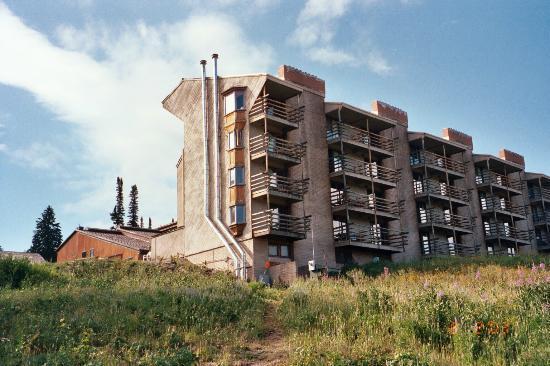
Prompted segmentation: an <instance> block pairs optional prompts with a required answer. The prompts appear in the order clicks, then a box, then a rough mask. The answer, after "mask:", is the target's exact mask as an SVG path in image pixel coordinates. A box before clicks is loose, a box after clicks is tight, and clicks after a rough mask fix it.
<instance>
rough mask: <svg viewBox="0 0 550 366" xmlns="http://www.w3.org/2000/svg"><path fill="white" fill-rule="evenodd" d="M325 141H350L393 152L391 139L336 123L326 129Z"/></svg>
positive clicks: (333, 122)
mask: <svg viewBox="0 0 550 366" xmlns="http://www.w3.org/2000/svg"><path fill="white" fill-rule="evenodd" d="M327 140H329V141H331V140H337V141H339V140H350V141H354V142H358V143H360V144H364V145H367V146H372V147H376V148H379V149H382V150H386V151H389V152H391V153H393V152H394V143H393V140H392V139H390V138H387V137H384V136H382V135H378V134H376V133H372V132H369V131H366V130H363V129H360V128H357V127H353V126H350V125H347V124H345V123H341V122H337V121H332V122H331V123H330V125H329V127H328V129H327Z"/></svg>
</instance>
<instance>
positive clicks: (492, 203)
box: [480, 196, 527, 220]
mask: <svg viewBox="0 0 550 366" xmlns="http://www.w3.org/2000/svg"><path fill="white" fill-rule="evenodd" d="M480 201H481V213H482V214H486V213H496V214H497V215H504V216H514V217H515V218H517V219H520V220H525V218H526V216H527V210H526V209H525V207H523V206H519V205H513V204H512V202H510V201H508V200H505V199H503V198H500V197H496V196H489V197H487V198H481V199H480Z"/></svg>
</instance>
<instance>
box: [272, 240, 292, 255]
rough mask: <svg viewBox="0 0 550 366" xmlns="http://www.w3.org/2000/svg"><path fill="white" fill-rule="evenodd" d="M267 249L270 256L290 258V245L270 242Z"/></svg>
mask: <svg viewBox="0 0 550 366" xmlns="http://www.w3.org/2000/svg"><path fill="white" fill-rule="evenodd" d="M267 251H268V254H269V256H270V257H281V258H290V246H289V245H288V244H274V243H270V244H269V245H268V247H267Z"/></svg>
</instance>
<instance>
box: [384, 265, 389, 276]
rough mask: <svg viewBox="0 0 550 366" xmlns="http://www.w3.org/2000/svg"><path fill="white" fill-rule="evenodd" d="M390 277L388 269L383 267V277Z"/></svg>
mask: <svg viewBox="0 0 550 366" xmlns="http://www.w3.org/2000/svg"><path fill="white" fill-rule="evenodd" d="M389 275H390V269H389V268H388V267H384V276H385V277H388V276H389Z"/></svg>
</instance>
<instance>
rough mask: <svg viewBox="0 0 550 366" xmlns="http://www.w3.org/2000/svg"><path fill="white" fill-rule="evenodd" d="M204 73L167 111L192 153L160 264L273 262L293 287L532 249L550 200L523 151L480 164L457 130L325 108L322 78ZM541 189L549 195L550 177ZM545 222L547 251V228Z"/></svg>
mask: <svg viewBox="0 0 550 366" xmlns="http://www.w3.org/2000/svg"><path fill="white" fill-rule="evenodd" d="M205 63H206V62H205V61H204V62H203V63H202V65H203V77H202V78H194V79H184V80H182V81H181V82H180V83H179V85H178V86H177V87H176V88H175V89H174V90H173V91H172V92H171V93H170V94H169V95H168V96H167V97H166V98H165V99H164V101H163V103H162V104H163V107H164V108H165V109H166V110H168V111H169V112H171V113H172V114H174V115H175V116H176V117H178V118H179V119H180V120H182V121H183V128H184V132H185V141H184V145H185V148H184V150H183V152H182V155H181V157H180V158H179V160H178V163H177V165H176V170H177V192H178V196H177V212H178V220H177V223H176V227H174V228H173V229H172V230H171V231H170V232H168V233H166V234H163V235H159V236H156V237H154V238H153V240H152V247H151V256H152V257H153V258H156V259H162V258H167V257H169V256H171V255H180V256H184V257H185V258H187V259H189V260H190V261H192V262H194V263H202V264H205V265H207V266H209V267H212V268H221V269H232V270H234V271H235V273H236V274H237V275H239V276H242V277H248V278H252V277H257V276H258V275H259V274H261V273H262V272H263V271H264V266H265V263H266V261H269V262H270V263H271V265H272V267H271V272H272V274H275V275H276V276H282V277H289V276H290V277H292V276H295V275H297V274H300V273H306V272H307V271H308V269H312V268H328V269H332V268H339V267H341V266H342V265H343V264H347V263H368V262H370V261H372V260H376V259H380V258H385V259H392V260H407V259H419V258H422V257H433V256H441V255H474V254H479V253H490V254H498V253H507V254H509V255H514V254H516V253H517V252H518V251H519V250H520V249H521V250H522V251H530V250H533V249H534V248H536V245H537V241H536V240H535V235H534V230H533V225H532V214H531V212H532V209H534V208H535V207H539V206H535V205H536V204H537V205H538V204H539V203H540V204H541V205H542V210H543V211H544V210H545V207H550V204H549V203H548V201H545V199H541V198H540V197H539V196H541V195H540V194H539V195H538V196H537V195H533V197H532V201H531V205H530V204H529V194H530V192H531V190H532V191H533V192H535V191H536V190H535V189H534V188H533V189H531V188H528V187H527V186H526V185H525V184H524V183H525V179H526V178H525V177H526V173H525V172H524V162H523V157H522V156H521V155H519V154H515V153H512V152H510V151H508V150H502V151H501V152H500V155H499V156H498V157H496V156H492V155H479V154H474V152H473V141H472V137H471V136H468V135H466V134H464V133H462V132H459V131H457V130H454V129H451V128H446V129H444V130H443V134H442V136H434V135H431V134H428V133H423V132H411V131H408V116H407V113H406V112H405V111H403V110H401V109H399V108H396V107H393V106H391V105H389V104H387V103H383V102H380V101H375V102H373V105H372V110H371V111H366V110H363V109H361V108H358V107H355V106H351V105H349V104H347V103H344V102H332V101H326V100H325V82H324V81H323V80H321V79H319V78H318V77H316V76H313V75H310V74H308V73H305V72H303V71H300V70H298V69H295V68H293V67H290V66H286V65H284V66H281V67H280V68H279V70H278V76H273V75H269V74H253V75H242V76H230V77H218V75H217V56H216V57H214V77H206V72H205V68H204V67H205ZM530 176H531V175H527V177H528V178H529V177H530ZM537 177H538V176H537ZM537 179H538V180H537ZM530 184H531V183H530ZM532 184H533V187H535V185H537V184H538V186H537V187H538V188H537V189H538V190H537V192H545V191H544V189H546V190H548V187H549V186H548V184H549V181H548V178H547V177H545V178H540V177H539V178H536V177H534V176H533V178H532ZM205 188H206V189H205ZM549 192H550V191H549ZM535 197H538V198H535ZM533 200H538V201H536V202H535V201H533ZM537 202H539V203H537ZM545 205H546V206H545ZM546 210H548V209H546ZM536 212H537V216H536V217H537V218H539V216H540V210H539V211H536ZM537 222H538V223H539V224H538V226H537V227H538V228H539V229H537V230H539V231H537V233H538V234H537V235H539V237H540V240H539V242H542V241H543V240H545V242H546V243H548V220H546V221H544V225H542V224H541V221H540V220H539V221H537Z"/></svg>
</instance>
